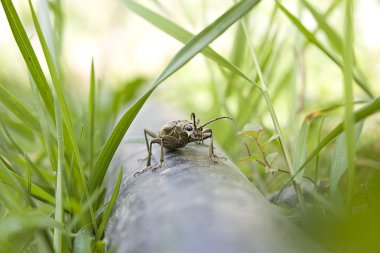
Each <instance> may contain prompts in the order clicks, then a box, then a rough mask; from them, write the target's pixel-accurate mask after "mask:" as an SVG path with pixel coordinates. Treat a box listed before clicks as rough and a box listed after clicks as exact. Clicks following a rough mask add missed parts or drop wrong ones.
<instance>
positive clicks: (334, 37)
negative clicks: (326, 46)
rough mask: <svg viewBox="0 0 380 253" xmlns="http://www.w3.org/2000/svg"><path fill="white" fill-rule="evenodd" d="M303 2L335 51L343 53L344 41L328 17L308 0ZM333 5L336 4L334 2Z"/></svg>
mask: <svg viewBox="0 0 380 253" xmlns="http://www.w3.org/2000/svg"><path fill="white" fill-rule="evenodd" d="M302 3H303V4H304V5H305V6H306V8H307V9H308V10H309V11H310V13H311V14H312V15H313V17H314V19H315V20H316V21H317V23H318V26H319V27H320V29H321V30H322V31H323V32H324V33H325V34H326V37H327V39H328V41H329V42H330V45H331V46H332V47H333V48H334V49H335V51H337V52H338V53H339V54H342V48H343V42H342V38H341V37H340V35H339V34H338V32H337V31H335V30H334V28H333V27H331V26H330V25H329V24H328V23H327V21H326V17H324V16H323V15H322V14H320V13H319V12H318V11H317V10H316V9H315V8H313V6H312V5H311V4H310V3H309V2H308V1H307V0H302ZM333 6H335V5H334V4H333Z"/></svg>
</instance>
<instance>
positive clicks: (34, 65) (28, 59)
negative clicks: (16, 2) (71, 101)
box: [1, 0, 54, 118]
mask: <svg viewBox="0 0 380 253" xmlns="http://www.w3.org/2000/svg"><path fill="white" fill-rule="evenodd" d="M1 4H2V5H3V9H4V12H5V14H6V16H7V19H8V24H9V26H10V27H11V30H12V33H13V37H14V38H15V40H16V43H17V45H18V48H19V50H20V52H21V54H22V56H23V58H24V61H25V63H26V65H27V67H28V69H29V72H30V75H31V76H32V77H33V80H34V82H35V83H36V85H37V88H38V91H39V93H40V94H41V97H42V99H43V101H44V103H45V106H46V108H47V110H48V112H49V114H50V116H51V117H52V118H54V102H53V95H52V93H51V90H50V87H49V84H48V82H47V80H46V77H45V75H44V73H43V71H42V68H41V65H40V63H39V61H38V59H37V56H36V54H35V52H34V50H33V47H32V45H31V44H30V41H29V38H28V35H27V34H26V32H25V29H24V27H23V25H22V23H21V20H20V18H19V16H18V14H17V12H16V9H15V8H14V6H13V3H12V1H11V0H1Z"/></svg>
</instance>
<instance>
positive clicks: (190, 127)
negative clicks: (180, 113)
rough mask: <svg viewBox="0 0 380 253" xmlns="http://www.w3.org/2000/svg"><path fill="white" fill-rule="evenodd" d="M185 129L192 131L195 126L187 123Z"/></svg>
mask: <svg viewBox="0 0 380 253" xmlns="http://www.w3.org/2000/svg"><path fill="white" fill-rule="evenodd" d="M185 130H186V131H192V130H193V127H192V126H191V125H186V126H185Z"/></svg>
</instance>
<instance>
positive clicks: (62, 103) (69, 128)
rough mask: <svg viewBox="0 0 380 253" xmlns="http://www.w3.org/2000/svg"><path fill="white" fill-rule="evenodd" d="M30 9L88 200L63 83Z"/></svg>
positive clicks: (30, 5) (93, 218) (91, 212)
mask: <svg viewBox="0 0 380 253" xmlns="http://www.w3.org/2000/svg"><path fill="white" fill-rule="evenodd" d="M29 7H30V12H31V13H32V17H33V23H34V26H35V28H36V31H37V34H38V38H39V40H40V43H41V47H42V50H43V52H44V55H45V59H46V62H47V65H48V68H49V72H50V75H51V78H52V80H53V85H54V88H55V93H56V96H57V99H58V102H59V106H60V109H61V111H62V116H63V121H64V124H65V127H66V129H67V131H68V135H69V136H68V137H69V140H70V142H71V145H72V147H73V148H74V157H75V161H76V163H77V165H78V168H79V172H80V177H81V182H82V184H83V188H84V192H85V196H86V198H89V195H90V194H89V191H88V189H87V184H86V177H85V174H84V171H83V168H82V163H81V159H80V153H79V147H78V143H77V141H76V139H75V134H74V129H73V124H72V121H71V117H70V114H69V110H68V107H67V103H66V100H65V96H64V93H63V89H62V85H61V81H60V79H59V77H58V72H57V70H56V68H55V66H54V61H53V58H52V56H51V53H50V51H49V47H48V45H47V43H46V40H45V37H44V35H43V33H42V29H41V26H40V24H39V21H38V18H37V16H36V13H35V11H34V9H33V5H32V2H31V0H29ZM57 105H58V104H57ZM90 215H91V218H92V222H93V226H94V229H95V231H96V230H97V225H96V222H95V215H94V210H93V208H92V207H91V208H90Z"/></svg>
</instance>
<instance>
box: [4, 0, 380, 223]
mask: <svg viewBox="0 0 380 253" xmlns="http://www.w3.org/2000/svg"><path fill="white" fill-rule="evenodd" d="M32 2H33V5H34V7H35V9H36V11H37V14H38V17H39V21H40V23H41V25H42V28H43V31H44V34H45V36H46V39H47V42H48V45H49V47H50V50H51V51H52V52H54V53H53V56H54V58H55V60H56V61H57V64H58V65H59V74H60V77H61V78H62V83H63V87H64V89H65V91H66V92H67V97H68V100H69V101H70V103H69V107H70V110H71V111H72V112H73V115H75V116H73V118H74V128H75V131H76V135H77V137H78V136H80V135H81V127H82V128H83V125H84V126H85V127H84V132H86V124H87V123H88V122H87V121H86V120H87V118H86V117H87V116H86V114H87V113H88V108H87V107H86V105H87V103H88V101H87V100H88V96H89V90H90V69H91V61H92V59H93V61H94V65H95V75H96V99H97V100H96V101H97V103H98V104H97V110H98V113H99V115H98V116H97V117H98V118H97V119H96V120H97V121H96V122H97V123H96V124H97V125H96V127H95V136H96V137H97V138H95V139H96V140H95V142H96V145H95V146H96V147H97V149H96V150H95V151H94V152H95V154H98V153H99V152H100V150H101V148H102V147H103V145H104V143H105V141H106V139H107V137H108V135H109V134H110V132H111V130H112V128H113V126H114V124H115V123H116V119H117V117H118V115H120V113H122V112H124V111H125V110H126V108H128V106H130V105H131V104H132V103H133V102H134V101H135V100H136V99H137V98H138V97H139V96H140V95H141V94H143V93H144V92H145V91H146V90H147V89H148V87H150V84H151V83H153V81H154V80H155V79H156V78H157V77H158V76H159V75H160V74H161V72H162V71H163V70H164V69H165V68H166V66H167V65H168V64H169V63H170V61H171V60H172V59H173V57H174V56H175V54H176V53H177V52H178V51H179V50H180V49H181V48H182V46H183V45H184V44H183V43H182V42H179V41H177V40H176V39H175V38H173V37H172V36H170V35H168V34H167V33H165V32H164V31H162V30H161V29H159V28H157V27H155V26H154V25H153V24H151V23H149V22H147V21H146V18H142V17H140V16H138V15H137V14H136V13H134V12H133V11H131V10H130V9H129V8H128V6H127V5H126V4H125V3H124V2H123V0H120V1H117V0H108V1H102V0H91V1H90V0H83V1H74V0H67V1H64V0H61V8H62V17H61V18H57V16H56V14H54V11H52V10H53V9H54V8H51V7H52V6H53V4H52V3H59V2H60V1H51V2H50V7H49V1H47V0H41V1H32ZM280 2H281V4H283V5H284V6H285V7H286V8H287V9H288V10H289V11H290V12H291V13H292V14H293V15H294V16H295V17H297V20H298V21H299V22H300V23H301V24H302V25H303V26H305V27H306V28H307V29H308V30H309V31H310V32H311V33H313V34H315V38H316V39H317V40H318V41H319V42H320V43H322V45H323V46H325V47H326V48H327V50H328V51H329V52H332V54H333V55H336V56H337V57H338V58H339V57H341V54H342V50H343V48H342V47H341V46H342V44H339V40H341V38H343V28H344V15H345V12H344V5H345V1H342V0H335V1H330V0H325V1H318V0H309V1H307V2H308V3H309V4H310V5H311V9H312V10H314V11H317V12H318V14H319V15H320V16H321V17H322V18H321V20H322V21H320V22H318V20H317V19H316V18H315V16H313V13H312V12H311V11H310V8H307V7H306V5H305V4H304V0H302V1H298V0H292V1H291V0H284V1H280ZM13 3H14V5H15V7H16V10H17V12H18V13H19V15H20V18H21V20H22V23H23V25H24V26H25V28H26V30H27V33H28V37H29V39H30V41H31V43H32V45H33V47H34V49H35V51H36V53H37V56H38V58H39V60H40V63H41V65H42V67H43V69H44V71H45V72H46V73H48V68H47V65H46V63H45V61H44V55H43V52H42V49H41V46H40V43H39V40H38V36H37V34H36V31H35V28H34V25H33V20H32V17H31V14H30V10H29V5H28V2H27V1H24V0H17V1H13ZM138 3H139V4H141V5H142V6H144V7H146V8H148V9H149V10H152V11H154V12H155V13H157V14H159V15H161V16H162V17H165V18H167V19H169V20H171V21H172V22H173V23H174V24H176V25H178V26H180V27H182V28H184V29H186V30H188V31H189V32H191V33H193V34H197V33H199V32H200V31H201V30H202V29H203V28H204V27H206V26H207V25H208V24H210V23H211V22H213V21H214V20H215V19H216V18H218V17H219V16H220V15H222V14H223V13H224V12H225V11H226V10H227V9H228V8H229V7H231V5H232V4H233V3H234V1H224V0H207V1H206V0H191V1H183V0H165V1H157V0H151V1H148V0H145V1H138ZM46 13H50V16H47V15H46ZM324 15H325V16H324ZM49 18H50V19H49ZM323 20H324V21H325V22H326V23H323ZM353 20H354V53H355V64H356V66H357V72H355V74H357V75H358V76H359V77H360V78H362V79H363V80H365V83H366V84H368V86H369V88H370V90H371V91H372V94H373V95H374V97H377V96H378V94H380V85H379V83H380V75H379V73H380V32H379V24H380V1H378V0H357V1H355V3H354V19H353ZM246 21H247V27H248V29H247V30H248V34H249V38H247V37H246V36H245V34H244V32H243V31H242V29H241V27H239V26H238V24H234V25H233V26H232V27H231V28H230V29H228V30H227V31H226V32H225V33H224V34H222V35H221V36H220V37H219V38H217V39H216V40H215V41H214V42H213V43H212V44H211V45H210V46H211V47H212V48H213V49H214V50H215V51H216V52H218V53H219V54H220V55H222V56H223V57H225V58H226V59H227V60H229V61H230V62H231V63H233V64H235V65H236V66H237V67H238V68H240V69H241V70H242V71H243V72H244V73H245V74H246V75H248V76H249V77H250V78H252V79H253V80H255V81H256V82H257V83H260V82H259V79H258V77H257V70H256V67H255V65H254V62H253V59H252V56H251V53H250V50H249V43H252V45H253V48H254V49H255V50H256V54H257V56H258V58H259V61H260V64H261V67H262V69H263V72H264V78H265V79H266V82H267V85H268V90H269V95H270V97H271V98H272V102H273V106H274V109H275V112H276V115H277V117H278V119H279V123H280V126H281V128H282V131H283V133H284V137H285V140H286V143H287V145H288V147H289V149H290V152H291V153H292V156H293V157H295V156H297V154H295V152H297V139H298V137H299V135H300V132H301V126H302V124H303V122H304V120H305V117H307V116H308V115H309V117H310V118H306V119H307V120H306V121H305V122H307V123H308V124H309V125H308V126H309V127H310V137H309V139H308V141H307V144H306V147H305V149H306V151H307V152H310V151H311V150H312V149H313V148H314V147H315V146H316V145H317V144H318V141H319V140H320V139H321V138H320V137H321V136H322V137H323V136H326V135H327V134H328V133H330V131H331V130H332V129H333V128H334V127H335V126H336V125H337V124H338V123H339V122H341V121H342V120H343V119H344V109H343V106H342V103H343V102H344V85H343V74H342V69H341V68H340V67H338V66H337V64H335V63H334V62H333V61H332V60H331V59H329V58H328V57H327V56H326V54H325V53H324V52H322V51H323V50H321V49H319V48H318V47H316V46H315V44H313V43H310V42H309V41H308V39H307V38H306V36H305V33H303V32H302V31H300V29H299V28H297V26H296V25H295V22H292V21H291V20H290V18H288V17H287V16H285V15H284V12H282V11H281V10H280V9H279V8H278V7H276V1H270V0H266V1H261V2H260V3H259V4H258V6H257V7H255V8H254V9H253V11H251V12H250V13H249V18H247V19H246ZM321 22H322V23H321ZM323 25H325V27H323ZM329 31H330V32H331V33H330V35H331V36H330V37H329V35H326V34H328V32H329ZM335 32H336V33H335ZM334 33H335V34H334ZM336 35H337V37H338V39H336V40H334V36H336ZM54 36H55V37H54ZM49 78H50V77H49ZM48 81H49V83H51V80H50V79H48ZM0 84H1V85H3V86H4V87H6V88H7V89H8V90H9V91H10V92H11V93H12V94H14V95H15V96H17V97H18V98H19V99H20V100H22V101H25V104H26V105H27V106H28V107H30V108H31V111H32V112H33V113H35V114H36V115H37V114H38V113H37V112H36V110H35V108H36V106H35V104H34V102H35V101H34V100H33V99H32V98H31V97H32V95H31V94H32V92H31V88H30V80H29V76H28V69H27V67H26V65H25V62H24V59H23V58H22V56H21V53H20V51H19V49H18V46H17V44H16V43H15V40H14V37H13V35H12V32H11V29H10V27H9V24H8V21H7V19H6V16H5V14H4V11H3V9H0ZM353 87H354V97H355V98H354V99H355V101H357V102H358V103H357V104H355V109H358V108H360V107H361V106H363V103H369V102H370V98H369V96H368V94H366V93H365V92H364V91H363V89H361V88H360V87H359V86H358V85H356V84H355V83H354V84H353ZM149 99H152V100H154V101H157V102H158V103H164V104H167V105H169V106H171V107H173V109H175V110H177V109H178V110H182V111H183V113H184V115H185V117H187V116H186V115H190V113H191V112H196V114H197V115H198V116H199V118H201V119H202V120H203V121H206V120H208V119H211V118H214V117H217V116H219V115H229V116H232V117H234V118H235V119H236V121H237V126H238V129H237V131H236V129H235V130H234V129H233V127H232V126H230V125H228V126H225V125H223V123H219V122H218V123H216V124H215V131H214V133H215V135H216V139H217V141H218V143H219V144H220V145H221V146H222V148H223V149H224V150H225V151H226V153H227V154H228V156H229V157H231V158H232V159H233V160H234V162H235V163H237V164H238V166H239V167H240V168H241V169H242V171H243V172H244V173H245V174H246V175H247V177H248V178H249V179H250V180H251V181H252V182H253V183H254V184H255V186H256V187H257V188H259V190H260V191H261V192H262V193H263V194H264V195H266V196H269V195H270V194H272V193H273V192H274V193H277V192H278V191H279V190H280V189H281V188H282V187H283V186H284V184H285V183H286V182H287V180H288V179H289V174H287V173H286V171H285V173H273V172H279V171H278V170H277V169H280V170H287V169H286V165H285V159H284V158H283V155H282V151H281V147H280V144H279V143H278V141H276V138H273V139H270V138H271V136H273V135H274V134H275V127H274V124H273V120H272V118H271V114H270V112H269V110H268V107H267V104H266V103H265V101H264V99H263V97H262V95H261V93H260V92H259V91H258V90H257V89H254V88H253V86H252V85H251V84H249V83H247V82H246V81H244V80H243V79H241V78H238V77H237V76H236V75H234V74H231V73H230V72H229V70H227V69H223V68H221V67H220V66H218V64H216V63H215V62H213V61H211V60H209V59H208V58H206V57H204V56H203V55H200V54H199V55H197V56H196V57H195V58H193V59H192V60H191V61H190V62H189V63H187V64H186V65H185V66H184V67H183V68H181V69H180V70H179V71H178V72H177V73H175V74H174V75H173V76H171V77H170V78H169V79H167V80H166V81H165V82H164V83H163V84H161V85H160V86H159V87H158V89H157V90H155V92H154V93H153V95H152V97H151V98H149ZM334 106H336V107H334ZM326 108H327V110H326V111H324V109H326ZM0 109H1V110H2V111H1V112H2V113H3V114H1V115H2V116H4V115H7V116H6V117H5V116H4V118H3V119H2V120H4V122H5V121H6V122H7V124H8V123H9V122H13V120H14V119H15V118H14V117H13V115H10V114H11V113H9V114H7V110H6V108H5V109H4V107H0ZM110 112H111V113H110ZM311 113H315V114H313V115H312V116H310V114H311ZM320 115H323V116H324V118H323V119H322V120H321V119H320V118H318V116H320ZM317 118H318V119H317ZM310 119H311V120H310ZM173 120H174V119H173ZM308 120H310V121H308ZM16 121H17V120H16ZM17 122H18V123H19V121H17ZM310 122H311V123H310ZM14 125H15V126H16V125H17V124H16V123H15V124H14ZM17 126H18V127H20V126H19V125H17ZM379 126H380V117H379V115H374V116H372V117H369V118H368V119H366V121H365V124H364V127H363V130H362V134H361V138H360V141H359V142H358V146H357V157H356V158H355V162H356V166H357V172H358V178H357V195H356V196H357V201H358V202H359V204H358V206H360V203H362V202H360V201H362V199H363V198H364V199H365V197H363V196H364V195H365V196H366V197H368V196H369V195H370V194H369V192H371V190H372V188H374V189H375V190H374V191H375V192H376V191H377V190H378V191H379V192H380V190H379V186H378V183H379V182H380V180H379V178H380V175H378V169H379V168H380V160H379V157H378V155H379V153H380V144H379V143H380V142H379V137H380V132H379V130H378V129H379ZM261 127H262V129H263V132H262V133H261V132H260V134H262V139H261V140H260V142H261V144H263V145H264V144H265V147H264V151H265V152H264V153H266V154H267V155H268V156H270V155H272V157H276V159H277V161H276V164H277V165H276V168H270V169H269V170H268V168H267V167H266V166H262V164H260V163H259V162H257V160H260V159H262V157H261V155H260V150H259V149H258V147H257V145H256V143H255V141H253V140H252V139H249V138H247V136H244V134H243V136H242V135H241V134H240V135H238V134H237V132H239V131H243V130H252V131H253V130H254V131H256V130H257V129H258V128H261ZM82 130H83V129H82ZM156 130H158V129H156ZM16 132H17V131H16ZM21 136H22V135H21ZM87 138H88V137H86V135H85V134H84V137H83V139H84V141H83V143H82V144H81V145H82V146H83V147H82V150H86V149H85V147H86V146H85V145H86V141H87ZM21 139H22V137H20V136H18V137H16V140H21ZM268 140H271V141H270V142H269V143H266V142H267V141H268ZM244 143H245V144H247V147H248V150H246V148H245V144H244ZM23 145H24V146H23V147H24V149H25V151H26V152H30V153H31V157H33V158H35V159H36V160H39V159H40V160H41V164H45V165H46V163H47V160H48V159H47V158H46V157H45V158H41V157H40V156H39V155H40V154H36V153H38V152H34V149H35V145H36V144H35V143H34V142H30V143H29V142H26V143H25V144H23ZM334 145H335V144H331V145H328V146H327V147H326V150H325V151H323V152H321V156H320V160H319V161H318V162H319V165H320V169H319V170H317V169H315V168H314V165H310V166H309V167H308V168H309V170H307V171H306V172H305V176H307V177H309V179H311V181H313V180H314V183H315V185H318V187H320V189H319V190H320V191H319V192H318V193H321V195H323V193H324V190H326V188H328V187H329V182H330V168H331V167H332V166H333V165H332V163H333V161H334V159H335V158H334V157H337V156H336V155H335V156H334V148H335V146H334ZM249 150H250V151H249ZM0 151H1V150H0ZM249 152H251V153H253V158H254V159H251V160H250V159H248V160H247V156H248V154H249ZM336 152H337V151H336V150H335V154H336ZM42 153H43V152H42ZM42 156H43V155H42ZM84 157H88V155H87V154H84ZM318 159H319V158H318ZM40 160H39V161H40ZM19 162H20V161H19ZM86 162H87V163H89V164H91V162H88V161H86ZM20 163H21V162H20ZM87 163H86V166H87V167H86V169H87V170H89V169H90V166H88V164H87ZM277 166H278V167H277ZM317 167H318V166H317ZM316 170H317V172H315V171H316ZM282 172H284V171H282ZM318 173H319V174H318ZM306 181H307V180H306ZM346 185H347V178H346V177H342V179H341V181H340V184H339V185H338V186H337V188H338V187H339V189H340V191H341V192H342V193H343V194H342V195H344V196H345V194H346V193H344V192H345V189H346ZM371 187H372V188H371ZM327 191H328V190H327ZM366 194H368V196H367V195H366ZM342 198H344V197H342ZM368 198H369V197H368ZM326 199H328V197H326ZM376 201H378V199H377V200H376ZM364 202H365V201H364ZM324 203H325V202H324ZM377 203H380V202H377ZM367 204H368V203H367V202H365V204H364V206H365V207H367ZM368 205H369V204H368ZM326 206H327V205H326ZM378 206H379V207H380V204H379V205H378ZM324 207H325V206H324ZM318 208H319V207H318ZM321 209H323V208H321ZM326 209H328V208H326ZM281 210H282V211H284V213H285V214H291V215H289V216H291V218H294V217H295V216H297V215H294V213H296V214H298V213H297V212H293V211H294V209H292V208H288V209H286V208H284V209H281ZM324 211H325V210H324Z"/></svg>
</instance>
